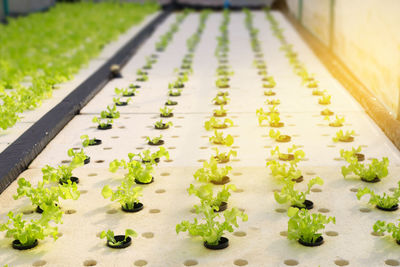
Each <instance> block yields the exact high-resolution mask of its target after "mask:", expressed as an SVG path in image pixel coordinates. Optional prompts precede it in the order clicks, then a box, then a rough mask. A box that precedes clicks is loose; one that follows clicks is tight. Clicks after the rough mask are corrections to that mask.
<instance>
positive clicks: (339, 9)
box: [287, 0, 400, 119]
mask: <svg viewBox="0 0 400 267" xmlns="http://www.w3.org/2000/svg"><path fill="white" fill-rule="evenodd" d="M287 4H288V8H289V10H290V13H291V14H294V15H295V17H296V18H297V19H298V20H300V22H301V23H302V25H303V26H304V27H305V28H307V30H309V31H310V32H311V33H312V34H314V35H315V36H316V37H317V38H318V39H319V40H321V41H322V42H323V43H324V44H325V45H327V46H329V47H330V48H331V49H332V51H333V52H334V53H335V54H336V56H338V57H339V58H340V59H341V60H342V61H343V62H344V63H345V64H346V65H347V67H348V68H349V69H350V70H351V71H352V72H353V73H354V75H356V77H357V78H358V79H359V80H360V81H361V82H362V83H363V84H364V85H365V86H366V87H367V88H368V89H369V90H370V91H371V92H373V93H374V95H375V96H376V97H377V98H378V99H379V100H380V101H381V102H382V104H383V105H384V106H386V108H387V109H388V110H389V111H390V112H391V113H392V115H393V116H394V117H397V118H398V119H399V118H400V106H399V101H400V99H399V91H400V31H399V28H398V27H397V25H400V16H399V12H400V1H398V0H383V1H382V0H381V1H378V0H353V1H345V0H304V1H303V0H287ZM365 25H368V27H366V26H365Z"/></svg>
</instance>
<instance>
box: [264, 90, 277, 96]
mask: <svg viewBox="0 0 400 267" xmlns="http://www.w3.org/2000/svg"><path fill="white" fill-rule="evenodd" d="M264 95H265V96H274V95H276V93H275V92H274V91H272V90H271V89H270V90H264Z"/></svg>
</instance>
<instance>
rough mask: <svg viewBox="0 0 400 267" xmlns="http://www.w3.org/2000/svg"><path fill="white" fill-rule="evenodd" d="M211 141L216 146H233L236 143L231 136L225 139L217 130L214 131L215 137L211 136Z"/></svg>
mask: <svg viewBox="0 0 400 267" xmlns="http://www.w3.org/2000/svg"><path fill="white" fill-rule="evenodd" d="M209 141H210V142H211V143H213V144H216V145H225V146H231V145H232V144H233V142H234V139H233V137H232V135H230V134H228V135H227V136H226V137H224V133H223V132H218V131H217V130H214V135H213V136H210V138H209Z"/></svg>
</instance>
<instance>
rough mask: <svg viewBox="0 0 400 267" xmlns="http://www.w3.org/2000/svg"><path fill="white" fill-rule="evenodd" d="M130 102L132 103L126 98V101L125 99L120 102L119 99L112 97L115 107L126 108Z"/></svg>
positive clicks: (130, 99)
mask: <svg viewBox="0 0 400 267" xmlns="http://www.w3.org/2000/svg"><path fill="white" fill-rule="evenodd" d="M131 101H132V98H128V99H126V101H122V100H121V98H120V97H113V102H114V104H115V105H117V106H126V105H128V103H129V102H131Z"/></svg>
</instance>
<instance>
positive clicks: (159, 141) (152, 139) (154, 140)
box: [146, 135, 164, 146]
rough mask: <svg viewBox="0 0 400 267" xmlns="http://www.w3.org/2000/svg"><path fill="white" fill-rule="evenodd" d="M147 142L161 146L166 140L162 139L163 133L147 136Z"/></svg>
mask: <svg viewBox="0 0 400 267" xmlns="http://www.w3.org/2000/svg"><path fill="white" fill-rule="evenodd" d="M146 140H147V143H148V144H149V145H151V146H161V145H163V144H164V140H162V135H160V136H156V137H150V136H146Z"/></svg>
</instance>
